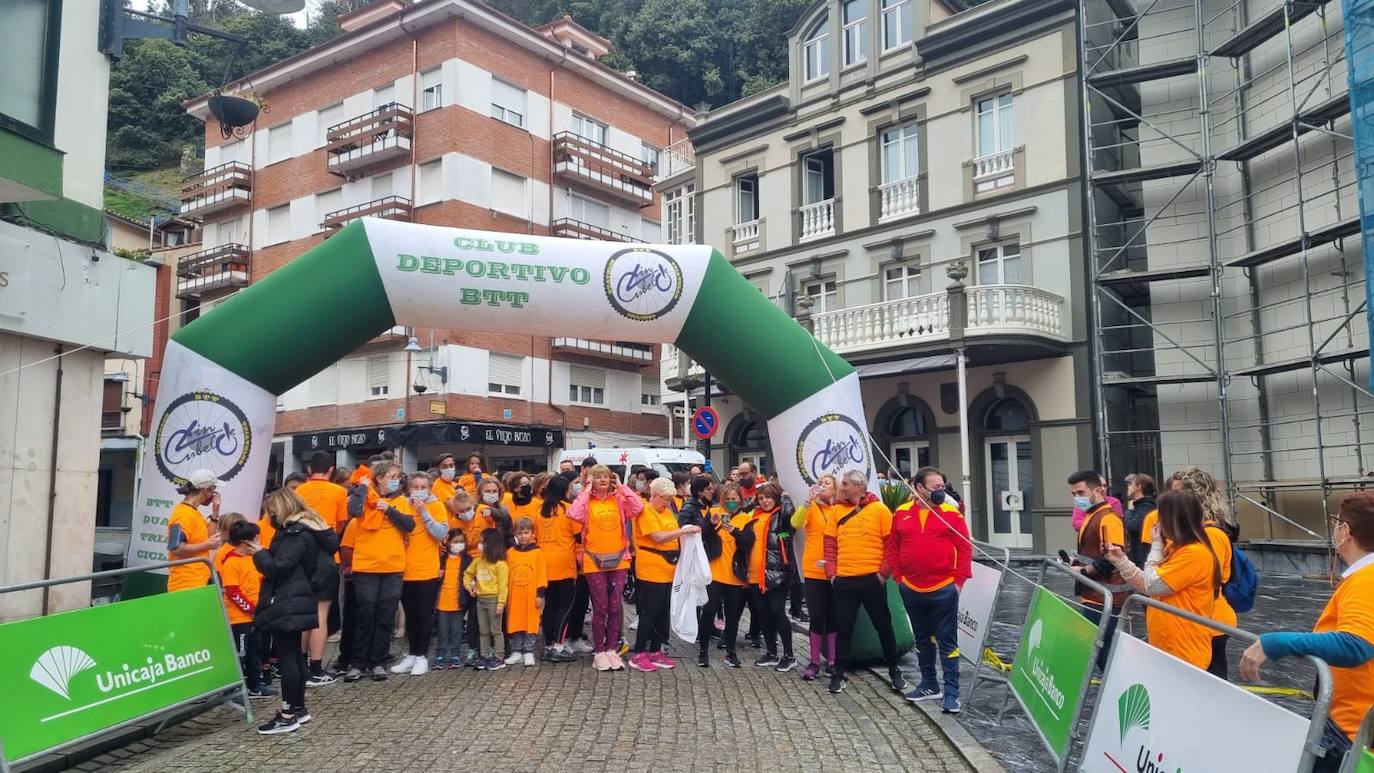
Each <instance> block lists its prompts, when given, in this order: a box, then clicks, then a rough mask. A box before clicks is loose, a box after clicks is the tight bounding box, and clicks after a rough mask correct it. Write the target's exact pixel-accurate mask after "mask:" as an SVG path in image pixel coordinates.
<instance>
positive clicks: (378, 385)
mask: <svg viewBox="0 0 1374 773" xmlns="http://www.w3.org/2000/svg"><path fill="white" fill-rule="evenodd" d="M390 371H391V362H390V360H389V359H387V357H385V356H382V357H368V358H367V393H368V395H369V396H370V397H386V396H387V395H389V394H391V383H390V382H391V378H390V376H391V372H390Z"/></svg>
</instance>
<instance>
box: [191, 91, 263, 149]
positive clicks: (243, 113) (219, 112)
mask: <svg viewBox="0 0 1374 773" xmlns="http://www.w3.org/2000/svg"><path fill="white" fill-rule="evenodd" d="M206 108H207V109H208V110H209V111H210V115H212V116H214V118H215V120H216V121H219V128H220V133H221V134H222V135H224V138H225V139H229V138H230V137H232V136H234V135H235V133H236V132H239V131H240V130H242V129H243V127H245V126H248V125H250V124H252V123H253V122H254V121H256V120H258V114H259V113H264V112H267V105H266V104H265V103H264V102H263V99H262V95H260V94H258V93H257V92H256V91H235V92H230V93H228V94H223V93H220V91H219V90H218V89H216V90H215V93H214V94H213V95H211V97H210V98H209V99H208V100H206Z"/></svg>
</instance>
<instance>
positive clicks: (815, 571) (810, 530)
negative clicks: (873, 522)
mask: <svg viewBox="0 0 1374 773" xmlns="http://www.w3.org/2000/svg"><path fill="white" fill-rule="evenodd" d="M853 509H854V508H853V507H850V506H846V505H837V504H829V505H825V504H821V503H820V502H812V503H811V506H810V507H808V508H807V509H806V525H805V526H804V527H803V529H804V530H805V533H806V541H805V544H804V546H803V548H802V577H805V578H807V579H810V580H825V579H827V578H826V576H825V565H824V564H822V563H821V562H822V561H824V560H825V528H826V524H830V523H834V522H835V521H836V520H838V519H839V518H840V517H841V516H843V515H844V514H845V513H847V512H849V511H850V510H853ZM855 517H856V518H857V517H858V516H855Z"/></svg>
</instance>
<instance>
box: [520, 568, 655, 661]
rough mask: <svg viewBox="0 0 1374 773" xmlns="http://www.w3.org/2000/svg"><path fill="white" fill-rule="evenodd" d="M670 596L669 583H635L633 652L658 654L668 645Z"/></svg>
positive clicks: (641, 581)
mask: <svg viewBox="0 0 1374 773" xmlns="http://www.w3.org/2000/svg"><path fill="white" fill-rule="evenodd" d="M672 595H673V584H672V583H671V582H646V581H644V580H636V581H635V611H636V612H638V613H639V629H638V630H636V631H635V649H634V651H635V652H658V651H659V650H661V649H662V648H663V645H665V644H667V643H668V633H669V631H668V607H669V605H670V603H671V602H672ZM546 603H547V602H546Z"/></svg>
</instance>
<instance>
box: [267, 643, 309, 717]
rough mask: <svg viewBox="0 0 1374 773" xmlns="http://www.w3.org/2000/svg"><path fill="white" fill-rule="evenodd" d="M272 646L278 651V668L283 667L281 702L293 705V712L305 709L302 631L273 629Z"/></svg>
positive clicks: (305, 668)
mask: <svg viewBox="0 0 1374 773" xmlns="http://www.w3.org/2000/svg"><path fill="white" fill-rule="evenodd" d="M272 648H273V649H274V650H276V653H277V668H279V669H281V702H282V703H284V704H286V705H287V706H290V707H291V713H293V714H294V713H297V712H300V711H303V710H304V709H305V675H306V673H307V666H306V662H305V653H304V652H302V651H301V632H300V631H285V632H284V631H273V632H272Z"/></svg>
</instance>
